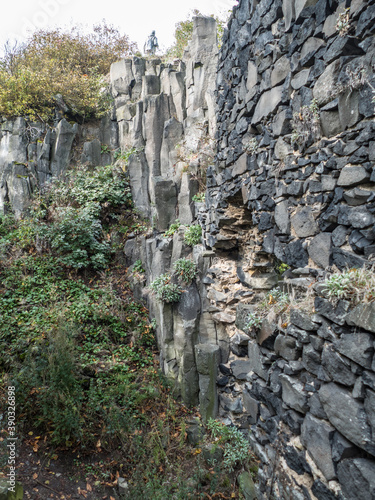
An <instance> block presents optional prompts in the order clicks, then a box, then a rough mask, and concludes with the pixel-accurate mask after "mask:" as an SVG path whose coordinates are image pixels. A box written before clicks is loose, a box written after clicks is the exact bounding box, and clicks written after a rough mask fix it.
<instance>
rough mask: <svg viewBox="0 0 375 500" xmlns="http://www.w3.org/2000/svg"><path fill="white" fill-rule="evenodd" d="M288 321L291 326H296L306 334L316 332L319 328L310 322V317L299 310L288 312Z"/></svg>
mask: <svg viewBox="0 0 375 500" xmlns="http://www.w3.org/2000/svg"><path fill="white" fill-rule="evenodd" d="M290 321H291V322H292V323H293V325H296V326H298V328H301V329H302V330H307V331H308V332H313V331H316V330H317V329H318V328H319V325H318V324H317V323H315V322H314V321H312V320H311V317H310V316H308V315H307V314H304V313H303V312H301V311H300V310H299V309H293V308H292V309H291V310H290Z"/></svg>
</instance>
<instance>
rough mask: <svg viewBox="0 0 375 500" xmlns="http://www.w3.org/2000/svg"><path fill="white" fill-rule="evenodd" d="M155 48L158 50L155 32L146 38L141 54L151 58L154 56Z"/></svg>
mask: <svg viewBox="0 0 375 500" xmlns="http://www.w3.org/2000/svg"><path fill="white" fill-rule="evenodd" d="M157 48H159V44H158V39H157V38H156V36H155V31H153V32H152V33H151V35H150V36H149V37H148V39H147V42H146V43H145V45H144V47H143V52H144V53H145V54H146V55H150V56H153V55H155V52H156V49H157Z"/></svg>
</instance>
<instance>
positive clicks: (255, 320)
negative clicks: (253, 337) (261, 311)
mask: <svg viewBox="0 0 375 500" xmlns="http://www.w3.org/2000/svg"><path fill="white" fill-rule="evenodd" d="M261 325H262V319H261V318H259V317H258V316H257V315H256V314H254V313H249V315H248V316H247V323H246V329H247V330H252V329H253V328H255V329H257V328H260V327H261Z"/></svg>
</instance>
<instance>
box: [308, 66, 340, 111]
mask: <svg viewBox="0 0 375 500" xmlns="http://www.w3.org/2000/svg"><path fill="white" fill-rule="evenodd" d="M339 71H340V61H339V60H336V61H333V62H332V63H331V64H329V65H328V66H327V67H326V69H325V71H324V72H323V73H322V75H321V76H320V77H319V78H318V80H317V81H316V83H315V85H314V88H313V96H314V99H316V100H317V102H318V105H319V106H322V105H324V104H326V103H327V102H329V101H330V100H331V99H332V89H333V88H335V85H336V84H337V81H338V76H339Z"/></svg>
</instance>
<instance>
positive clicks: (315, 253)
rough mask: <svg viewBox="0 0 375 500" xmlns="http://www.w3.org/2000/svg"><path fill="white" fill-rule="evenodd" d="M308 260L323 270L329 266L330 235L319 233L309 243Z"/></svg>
mask: <svg viewBox="0 0 375 500" xmlns="http://www.w3.org/2000/svg"><path fill="white" fill-rule="evenodd" d="M308 252H309V256H310V258H311V259H312V260H313V261H314V262H315V264H316V265H317V266H319V267H321V268H323V269H325V268H326V267H328V266H329V264H330V257H331V233H319V234H317V235H316V236H314V238H313V239H312V240H311V241H310V245H309V248H308Z"/></svg>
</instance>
